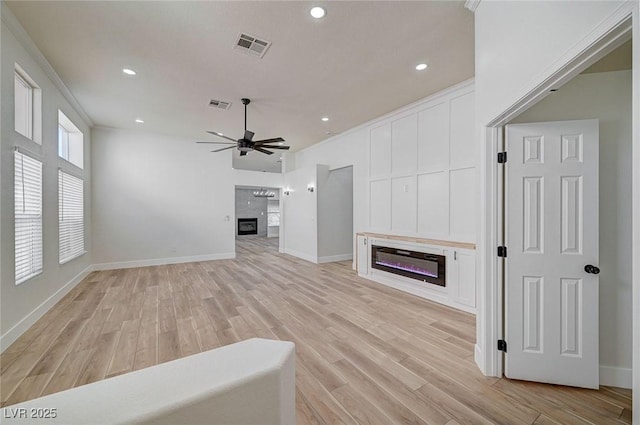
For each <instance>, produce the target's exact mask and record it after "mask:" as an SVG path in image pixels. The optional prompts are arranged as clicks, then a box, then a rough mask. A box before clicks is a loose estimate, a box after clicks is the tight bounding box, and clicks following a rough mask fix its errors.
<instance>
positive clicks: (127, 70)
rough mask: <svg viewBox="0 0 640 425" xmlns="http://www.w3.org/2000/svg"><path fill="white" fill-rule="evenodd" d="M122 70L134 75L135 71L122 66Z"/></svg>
mask: <svg viewBox="0 0 640 425" xmlns="http://www.w3.org/2000/svg"><path fill="white" fill-rule="evenodd" d="M122 72H123V73H125V74H127V75H136V72H135V71H134V70H133V69H130V68H122Z"/></svg>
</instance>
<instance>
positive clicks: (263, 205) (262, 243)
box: [235, 186, 281, 256]
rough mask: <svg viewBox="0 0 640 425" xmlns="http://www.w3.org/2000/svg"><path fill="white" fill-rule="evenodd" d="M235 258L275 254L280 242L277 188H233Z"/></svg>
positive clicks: (278, 192)
mask: <svg viewBox="0 0 640 425" xmlns="http://www.w3.org/2000/svg"><path fill="white" fill-rule="evenodd" d="M235 223H236V229H235V240H236V255H238V256H242V255H247V254H257V253H264V252H277V251H278V246H279V239H280V227H281V215H280V189H278V188H271V187H254V186H236V188H235Z"/></svg>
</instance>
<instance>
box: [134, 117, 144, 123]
mask: <svg viewBox="0 0 640 425" xmlns="http://www.w3.org/2000/svg"><path fill="white" fill-rule="evenodd" d="M136 122H137V123H138V124H144V121H143V120H141V119H140V118H136Z"/></svg>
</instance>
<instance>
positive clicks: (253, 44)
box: [234, 33, 271, 58]
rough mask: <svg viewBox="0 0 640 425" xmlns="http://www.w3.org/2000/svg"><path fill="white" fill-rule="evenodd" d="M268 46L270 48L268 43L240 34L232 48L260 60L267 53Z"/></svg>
mask: <svg viewBox="0 0 640 425" xmlns="http://www.w3.org/2000/svg"><path fill="white" fill-rule="evenodd" d="M269 46H271V42H270V41H264V40H260V39H258V38H256V37H254V36H252V35H248V34H242V33H241V34H240V35H239V36H238V39H237V40H236V45H235V46H234V47H235V48H236V49H238V50H241V51H243V52H245V53H248V54H250V55H253V56H258V57H260V58H261V57H263V56H264V54H265V53H266V52H267V49H268V48H269Z"/></svg>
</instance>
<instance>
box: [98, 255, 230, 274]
mask: <svg viewBox="0 0 640 425" xmlns="http://www.w3.org/2000/svg"><path fill="white" fill-rule="evenodd" d="M230 258H236V253H235V252H225V253H222V254H207V255H192V256H189V257H172V258H152V259H149V260H135V261H119V262H114V263H100V264H94V265H93V270H95V271H101V270H117V269H132V268H136V267H149V266H163V265H166V264H181V263H197V262H199V261H212V260H228V259H230Z"/></svg>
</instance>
